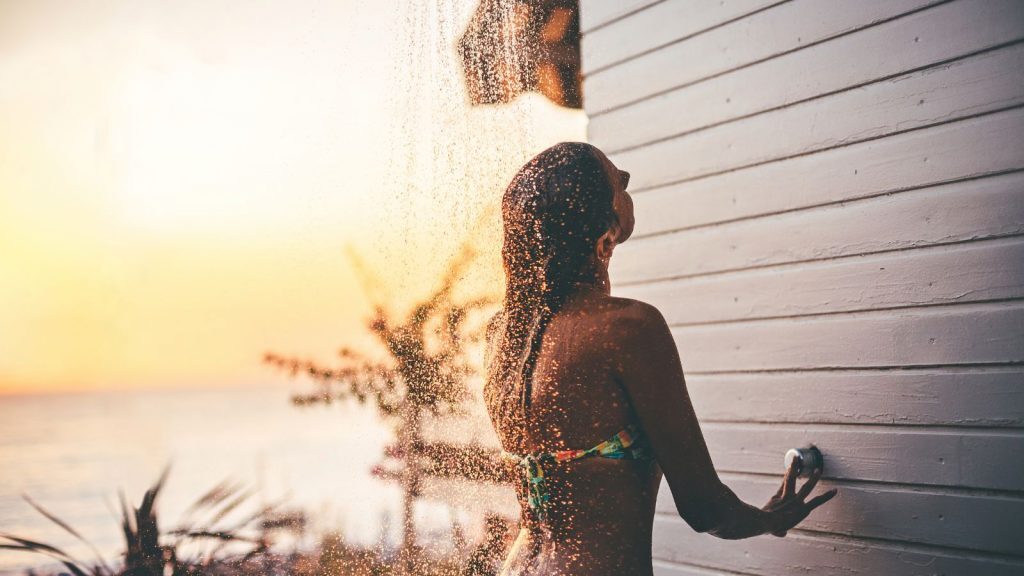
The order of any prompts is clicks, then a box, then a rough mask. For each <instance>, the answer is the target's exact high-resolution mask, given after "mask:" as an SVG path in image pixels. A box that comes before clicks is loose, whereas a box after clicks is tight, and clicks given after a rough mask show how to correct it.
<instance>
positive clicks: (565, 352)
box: [489, 291, 661, 575]
mask: <svg viewBox="0 0 1024 576" xmlns="http://www.w3.org/2000/svg"><path fill="white" fill-rule="evenodd" d="M638 304H639V303H637V302H635V301H632V300H625V299H620V298H612V297H610V296H608V295H606V294H603V293H601V292H599V291H582V292H580V293H579V294H577V295H575V296H574V297H573V298H572V299H570V300H569V301H567V302H566V303H565V305H564V306H563V307H562V308H561V309H560V310H559V312H558V313H557V314H555V315H554V316H553V317H552V318H551V320H550V321H549V323H548V325H547V328H546V330H545V332H544V335H543V338H542V339H541V341H540V345H539V349H538V352H537V357H536V363H535V366H534V370H533V373H532V382H531V384H532V385H531V387H530V400H529V412H528V414H527V418H525V419H524V420H522V422H523V424H522V425H521V426H516V427H515V428H516V429H500V430H499V434H500V436H501V437H502V442H503V447H504V448H505V450H507V451H509V452H514V453H517V454H536V453H552V452H558V451H562V450H572V449H586V448H590V447H592V446H594V445H596V444H598V443H600V442H602V441H604V440H607V439H609V438H611V437H612V436H614V435H615V434H616V433H618V432H619V431H621V430H623V429H624V428H626V427H627V426H635V425H636V423H637V419H636V415H635V414H634V413H633V411H632V408H631V406H630V402H629V398H628V396H627V394H626V391H625V389H624V388H623V386H622V383H621V382H619V381H618V379H617V377H616V365H615V362H616V359H617V358H618V357H619V353H620V352H621V344H620V343H618V342H616V341H615V338H614V327H615V325H616V324H619V323H621V322H623V321H628V320H629V317H630V316H631V315H633V314H635V311H634V309H635V308H636V306H637V305H638ZM501 393H502V392H501V391H489V395H491V394H501ZM498 404H499V403H496V402H495V403H490V405H491V406H497V405H498ZM495 416H498V415H497V414H492V417H495ZM494 420H495V422H500V421H502V419H501V418H494ZM638 431H639V432H641V433H642V430H638ZM543 474H544V483H545V485H546V490H547V492H548V493H549V494H550V500H549V501H548V502H547V503H546V505H545V511H546V514H545V517H544V519H543V520H538V519H537V518H536V517H534V516H535V515H534V514H533V513H532V511H531V510H530V508H529V506H528V505H527V504H526V502H525V499H526V494H525V490H523V489H520V499H521V500H522V501H523V506H524V520H525V523H526V524H528V525H532V526H533V531H532V532H529V531H528V532H525V533H524V534H523V535H522V536H521V538H523V539H526V538H530V539H531V542H530V544H533V545H534V546H523V547H522V550H521V551H519V554H520V557H519V558H518V559H515V560H516V561H519V562H525V561H526V557H527V556H529V555H530V550H531V548H532V550H533V552H534V553H538V552H539V554H540V558H539V559H538V560H541V561H542V562H543V564H542V565H538V566H536V567H535V569H533V570H529V571H527V570H520V572H521V573H530V574H547V573H550V574H558V573H573V574H584V573H585V574H595V575H599V574H648V573H650V571H651V560H650V556H651V541H650V535H651V524H652V522H653V517H654V502H655V499H656V496H657V490H658V484H659V482H660V479H661V473H660V470H659V469H658V467H657V464H656V463H655V462H654V461H653V460H651V459H641V460H629V459H613V458H602V457H589V458H584V459H580V460H575V461H570V462H559V463H550V464H549V465H546V466H545V467H544V470H543ZM524 544H525V543H524ZM511 573H516V572H515V571H511Z"/></svg>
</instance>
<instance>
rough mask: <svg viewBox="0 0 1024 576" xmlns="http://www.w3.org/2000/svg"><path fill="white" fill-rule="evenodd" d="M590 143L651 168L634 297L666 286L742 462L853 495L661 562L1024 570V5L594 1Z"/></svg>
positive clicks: (678, 528)
mask: <svg viewBox="0 0 1024 576" xmlns="http://www.w3.org/2000/svg"><path fill="white" fill-rule="evenodd" d="M581 18H582V28H583V30H584V38H583V67H584V74H585V80H584V95H585V108H586V111H587V113H588V115H589V117H590V128H589V136H590V140H591V142H593V143H594V144H596V145H597V146H599V147H601V148H602V149H604V150H606V151H607V152H609V155H610V156H611V158H612V159H613V160H614V161H615V162H616V163H617V164H618V165H619V166H620V167H621V168H623V169H625V170H629V171H630V172H632V184H631V186H630V188H631V190H632V191H633V196H634V200H635V202H636V212H637V229H636V233H635V235H634V237H633V239H631V240H630V241H629V242H627V243H626V244H624V245H622V246H621V247H620V248H619V249H618V250H617V253H616V256H615V258H613V262H612V266H613V271H612V272H613V284H614V286H615V292H616V293H617V294H619V295H623V296H629V297H635V298H639V299H641V300H646V301H648V302H651V303H653V304H655V305H656V306H658V307H659V308H660V309H661V310H662V311H663V313H664V314H665V316H666V317H667V318H668V320H669V322H670V324H671V325H672V327H673V331H674V334H675V336H676V339H677V341H678V344H679V350H680V354H681V356H682V359H683V367H684V369H685V371H686V374H687V381H688V385H689V388H690V393H691V395H692V397H693V401H694V404H695V406H696V409H697V412H698V414H699V415H700V417H701V420H702V425H703V429H704V432H705V435H706V437H707V440H708V443H709V445H710V448H711V452H712V456H713V458H714V460H715V464H716V466H717V467H718V469H719V471H720V473H721V475H722V477H723V479H724V480H725V481H726V482H727V483H728V484H729V485H730V486H732V487H733V488H734V489H735V490H736V492H737V493H738V494H740V495H741V496H742V497H744V498H745V499H748V500H749V501H753V502H755V503H758V504H760V503H763V502H764V501H766V500H767V499H768V497H769V496H770V494H771V493H772V492H773V491H774V489H775V487H776V486H777V483H778V482H779V479H780V475H781V473H782V456H783V453H784V452H785V451H786V449H787V448H789V447H799V446H803V445H806V444H808V443H811V442H814V443H815V444H817V445H818V446H819V447H820V448H821V449H822V450H823V451H824V453H825V457H826V462H827V474H826V476H827V480H826V481H823V484H825V487H826V488H827V487H830V486H837V487H839V488H840V495H839V497H837V498H836V499H835V500H833V501H832V502H831V503H830V504H829V505H828V506H826V507H824V508H822V509H821V510H819V511H817V512H816V513H815V514H814V515H813V516H812V517H811V518H809V519H808V521H807V522H806V523H804V524H803V525H802V526H801V528H800V529H798V530H794V531H792V532H790V535H789V536H788V537H786V538H785V539H779V538H775V537H771V536H762V537H758V538H753V539H749V540H743V541H725V540H718V539H715V538H713V537H711V536H707V535H698V534H695V533H693V532H692V531H691V530H690V529H689V527H688V526H686V524H685V523H683V522H682V520H680V519H679V518H678V517H677V516H676V514H675V509H674V506H673V505H672V502H671V497H670V495H669V492H668V487H667V486H663V487H662V497H661V499H660V501H659V506H658V508H659V513H658V517H657V521H656V531H655V545H654V554H655V565H656V567H657V570H658V573H659V574H664V575H678V576H682V575H696V574H701V575H704V574H719V573H725V574H792V573H801V574H815V575H823V576H827V575H833V574H834V575H839V574H842V575H851V574H870V575H888V574H946V575H951V576H952V575H963V574H967V575H974V574H979V575H986V576H988V575H992V576H997V575H1010V574H1016V575H1019V574H1024V0H953V1H937V0H845V1H839V0H789V1H779V0H661V1H658V0H582V7H581Z"/></svg>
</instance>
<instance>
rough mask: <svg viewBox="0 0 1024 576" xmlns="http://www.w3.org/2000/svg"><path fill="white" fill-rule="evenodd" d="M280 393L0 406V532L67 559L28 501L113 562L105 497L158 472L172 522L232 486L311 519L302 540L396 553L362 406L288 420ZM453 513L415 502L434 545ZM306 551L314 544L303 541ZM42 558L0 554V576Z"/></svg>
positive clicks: (132, 396) (62, 540) (147, 481)
mask: <svg viewBox="0 0 1024 576" xmlns="http://www.w3.org/2000/svg"><path fill="white" fill-rule="evenodd" d="M291 390H292V387H290V386H289V385H287V384H282V385H281V386H280V387H261V388H239V387H236V388H224V389H204V390H173V391H166V390H161V391H152V390H147V391H131V392H121V391H119V392H90V393H75V394H65V395H31V396H28V395H26V396H0V531H2V532H6V533H10V534H15V535H18V536H22V537H27V538H31V539H36V540H40V541H43V542H46V543H52V544H57V545H59V546H62V547H66V549H67V550H69V551H73V552H75V553H77V554H78V555H79V556H80V557H81V558H83V559H88V558H89V555H88V554H87V553H86V550H87V549H85V548H84V547H83V546H81V545H76V543H75V540H74V539H73V538H72V537H71V536H70V535H68V534H66V533H64V532H63V531H62V530H60V529H59V528H57V527H56V526H55V525H53V524H52V523H51V522H49V521H48V520H46V519H45V518H43V517H42V516H41V515H40V514H39V513H37V512H36V511H35V510H33V509H32V508H31V507H30V506H29V504H28V503H26V502H25V500H24V499H23V498H22V494H27V495H29V496H30V497H31V498H32V499H33V500H35V501H36V502H38V503H40V504H42V505H43V506H44V507H46V508H48V509H49V510H50V511H51V512H54V513H55V514H57V515H58V516H60V517H61V518H62V519H63V520H65V521H66V522H67V523H69V524H70V525H71V526H73V527H74V528H75V529H77V530H78V531H79V532H81V533H82V534H83V535H85V536H86V537H87V538H88V539H89V540H91V541H92V542H93V543H94V544H95V545H96V546H98V547H99V548H100V550H101V551H102V552H103V553H104V555H105V556H106V557H107V558H113V559H116V556H117V554H118V553H119V552H120V551H121V550H122V544H121V540H120V536H119V525H118V522H117V520H116V517H115V514H117V510H118V508H117V497H118V496H117V495H118V491H119V490H124V492H125V495H126V496H127V497H128V500H129V501H130V502H132V503H134V504H138V503H139V501H140V500H141V498H142V495H143V493H144V492H145V490H146V489H147V488H148V487H149V486H151V485H152V484H153V482H154V481H155V480H156V479H157V478H158V477H159V475H160V473H161V471H162V470H163V469H164V467H165V466H167V465H168V464H169V465H170V475H169V477H168V480H167V483H166V485H165V489H164V492H163V493H162V494H161V495H160V497H159V500H158V512H159V517H160V519H161V520H162V521H163V522H165V523H167V522H169V523H172V524H173V523H174V521H175V520H176V519H177V518H178V517H180V514H181V513H182V512H184V510H185V509H186V508H187V507H188V505H189V504H191V503H192V502H193V501H195V499H196V498H198V497H199V496H200V495H201V494H202V493H203V492H205V491H206V490H207V489H209V488H211V487H213V486H214V485H215V484H216V483H218V482H219V481H221V480H223V479H226V478H231V479H234V480H237V481H241V482H243V483H245V484H246V485H247V486H248V487H250V488H251V489H252V490H253V492H254V496H253V499H252V502H251V506H252V507H253V508H255V507H256V506H257V505H259V504H260V503H267V502H272V501H275V499H279V498H285V499H286V502H287V504H288V505H289V506H290V507H296V508H299V509H302V510H305V511H307V512H310V513H312V516H311V517H310V520H311V527H310V528H311V529H310V533H311V534H318V533H323V532H326V531H338V532H341V533H342V534H344V535H345V537H346V538H347V539H348V540H349V541H351V542H353V543H355V544H360V545H375V544H384V545H394V544H395V543H397V539H398V538H399V532H400V526H399V514H400V492H399V490H398V488H397V486H394V485H392V484H391V483H389V482H387V481H385V480H381V479H378V478H375V477H374V476H373V475H372V474H371V472H370V469H371V467H372V466H373V465H374V464H376V463H378V462H380V460H381V458H382V457H383V450H384V447H385V445H386V444H387V443H388V442H389V441H390V440H391V438H392V430H391V428H390V427H389V425H388V423H386V422H382V421H381V420H380V419H379V418H378V416H377V415H376V412H375V411H374V409H373V408H372V407H370V406H361V405H358V404H335V405H332V406H311V407H304V408H299V407H295V406H293V405H292V404H291V402H290V392H291ZM453 518H457V511H452V510H448V509H445V508H444V506H440V505H436V504H430V503H425V504H421V505H420V508H419V509H418V510H417V522H418V529H419V530H420V531H421V533H423V532H425V533H426V535H427V536H429V537H432V538H433V539H444V538H445V537H446V536H447V534H448V533H447V532H446V530H447V529H448V528H450V526H451V521H452V519H453ZM310 538H311V540H310V541H313V540H312V538H314V536H310ZM44 563H45V558H43V557H41V556H35V555H30V554H25V553H21V552H11V551H6V550H0V574H19V573H21V571H23V570H24V569H25V568H28V567H31V566H39V565H40V564H44Z"/></svg>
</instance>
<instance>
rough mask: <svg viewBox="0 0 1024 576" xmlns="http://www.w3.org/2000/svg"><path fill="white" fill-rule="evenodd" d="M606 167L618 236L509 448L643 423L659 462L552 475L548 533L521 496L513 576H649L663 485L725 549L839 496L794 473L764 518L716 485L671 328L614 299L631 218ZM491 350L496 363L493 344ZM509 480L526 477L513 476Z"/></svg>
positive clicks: (541, 447) (552, 444)
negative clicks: (529, 561)
mask: <svg viewBox="0 0 1024 576" xmlns="http://www.w3.org/2000/svg"><path fill="white" fill-rule="evenodd" d="M602 159H603V163H604V164H605V168H606V170H607V173H608V177H609V180H610V181H611V182H612V183H613V185H614V188H615V195H614V201H613V205H614V210H615V213H616V215H617V216H618V225H616V226H613V227H612V228H611V229H609V230H608V232H606V233H605V234H604V235H603V236H601V237H600V238H599V239H598V241H597V243H596V245H595V246H594V253H593V258H592V260H591V263H590V264H591V268H592V270H588V274H587V276H588V281H587V282H584V283H582V284H581V285H580V286H579V290H578V292H577V293H575V294H574V295H573V296H571V297H570V298H569V299H568V300H567V301H566V303H565V304H564V306H563V307H562V308H561V309H560V310H559V311H558V312H557V313H556V314H555V315H554V316H553V317H552V319H551V322H550V323H549V325H548V327H547V330H546V332H545V333H544V336H543V338H542V341H541V344H540V350H539V353H538V356H537V362H536V365H535V368H534V372H533V385H532V391H531V397H530V410H529V417H528V422H527V424H526V427H525V430H524V431H522V432H521V433H519V434H513V435H512V436H513V439H512V441H511V442H512V444H513V445H511V446H509V445H506V446H505V447H504V448H505V449H506V450H508V451H510V452H515V453H519V454H526V453H536V452H553V451H558V450H566V449H576V448H589V447H591V446H593V445H594V444H596V443H598V442H600V441H603V440H605V439H608V438H610V437H611V436H612V435H614V434H615V433H617V432H618V431H620V430H622V429H623V428H624V427H626V426H627V425H629V424H631V423H637V424H639V425H640V427H641V428H642V429H643V431H644V433H645V434H646V435H647V437H648V438H649V440H650V444H651V447H652V448H653V451H654V454H655V456H656V460H653V461H639V460H614V459H608V458H600V457H592V458H586V459H582V460H577V461H572V462H565V463H561V464H557V465H553V466H549V467H546V468H545V475H546V477H547V484H548V486H549V489H550V492H551V502H550V503H549V506H548V510H549V517H548V519H547V520H546V521H545V522H544V523H543V524H542V525H538V524H537V523H536V522H533V521H532V520H531V518H530V515H529V511H528V509H527V506H526V501H525V494H523V493H522V490H520V494H519V497H520V504H521V506H522V507H523V525H524V528H523V529H522V530H521V532H520V535H519V537H518V538H517V542H516V545H515V546H514V547H513V550H512V552H511V556H512V557H511V558H510V559H509V561H508V562H507V567H506V573H507V574H510V575H511V574H531V575H534V574H537V575H541V574H543V575H555V574H559V575H570V574H572V575H577V574H578V575H584V574H585V575H590V576H604V575H607V576H623V575H638V576H648V575H651V574H652V565H651V532H652V528H653V522H654V507H655V500H656V498H657V494H658V487H659V485H660V483H661V479H662V475H664V476H665V478H666V479H667V480H668V485H669V487H670V488H671V490H672V496H673V500H674V502H675V506H676V510H677V511H678V512H679V515H680V516H681V517H682V518H683V520H685V521H686V523H687V524H689V525H690V526H691V527H692V528H693V529H694V530H696V531H698V532H707V533H709V534H713V535H715V536H717V537H720V538H727V539H740V538H748V537H751V536H757V535H760V534H774V535H776V536H785V534H786V531H787V530H788V529H790V528H792V527H793V526H796V525H797V524H798V523H799V522H800V521H801V520H803V519H804V518H806V517H807V515H808V514H810V513H811V511H812V510H814V509H815V508H817V507H818V506H821V505H822V504H824V503H825V502H827V501H829V500H830V499H831V498H832V497H833V496H835V495H836V490H830V491H828V492H825V493H823V494H821V495H818V496H816V497H814V498H811V499H810V500H808V499H807V498H808V496H810V494H811V492H812V490H813V489H814V486H815V484H816V483H817V481H818V478H819V477H820V475H821V472H820V470H818V471H815V472H814V473H813V474H812V475H811V477H810V479H809V480H808V481H807V482H806V483H805V484H804V485H803V486H802V487H801V488H800V489H799V490H798V489H797V488H796V480H797V471H796V469H795V468H793V469H790V470H788V471H787V472H786V474H785V477H784V479H783V482H782V485H781V486H780V487H779V490H778V492H777V493H776V494H775V496H774V497H772V499H771V500H770V501H769V502H768V503H767V504H766V505H765V506H764V507H762V508H758V507H755V506H751V505H749V504H747V503H745V502H743V501H742V500H740V499H739V498H738V497H737V496H736V495H735V494H734V493H733V492H732V491H731V490H730V489H729V488H728V487H727V486H726V485H725V484H723V483H722V481H721V480H720V479H719V477H718V474H717V472H716V471H715V469H714V466H713V465H712V462H711V456H710V454H709V453H708V448H707V445H706V443H705V441H704V436H703V434H702V433H701V429H700V426H699V424H698V422H697V416H696V414H695V413H694V410H693V406H692V404H691V403H690V398H689V395H688V394H687V391H686V382H685V380H684V378H683V369H682V366H681V364H680V360H679V355H678V352H677V349H676V344H675V342H674V340H673V338H672V335H671V333H670V332H669V327H668V325H667V323H666V321H665V318H664V317H663V316H662V314H661V313H660V312H659V311H658V310H657V308H655V307H653V306H651V305H649V304H646V303H643V302H640V301H637V300H631V299H628V298H617V297H612V296H611V295H610V284H609V280H608V262H609V261H610V259H611V257H612V253H613V251H614V249H615V247H616V246H617V245H618V244H620V243H622V242H623V241H625V240H626V239H627V238H628V237H629V236H630V234H632V231H633V224H634V217H633V203H632V200H631V199H630V196H629V194H628V193H627V192H626V186H627V184H628V182H629V174H628V173H627V172H623V171H621V170H619V169H618V168H617V167H615V165H614V164H612V162H611V161H610V160H608V158H607V157H604V156H603V155H602ZM590 272H592V275H591V274H590ZM501 322H502V320H501V317H500V314H499V316H497V317H496V318H495V321H494V322H493V323H492V326H491V330H490V331H489V332H491V333H494V334H497V333H501V331H502V330H503V327H502V326H501ZM489 348H491V350H490V352H489V354H488V356H489V357H490V356H493V341H492V342H491V346H489ZM510 473H511V474H515V478H517V479H518V478H519V476H518V474H519V472H518V471H513V472H510ZM530 548H539V550H540V561H539V562H537V563H535V564H533V567H532V568H531V567H528V566H525V565H523V564H522V563H521V562H517V561H516V558H515V556H521V555H523V554H526V550H528V549H530ZM517 565H518V567H517Z"/></svg>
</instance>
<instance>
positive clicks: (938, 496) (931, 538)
mask: <svg viewBox="0 0 1024 576" xmlns="http://www.w3.org/2000/svg"><path fill="white" fill-rule="evenodd" d="M781 479H782V475H781V474H779V476H778V477H777V478H775V477H770V476H751V475H737V474H723V475H722V481H723V482H725V483H726V484H727V485H728V486H729V487H730V488H732V490H733V491H734V492H736V495H737V496H739V497H740V498H741V499H743V500H744V501H745V502H748V503H751V504H753V505H755V506H760V505H762V504H764V503H765V502H767V501H768V499H769V498H771V497H772V495H773V494H774V493H775V491H776V490H777V489H778V487H779V483H780V482H781ZM820 486H821V487H820V488H819V489H818V491H819V492H820V491H824V490H826V489H828V488H832V487H838V488H839V492H840V497H837V498H836V499H835V500H833V501H832V502H831V503H830V504H829V505H828V506H825V507H823V508H821V509H820V510H818V511H816V512H815V513H814V514H812V515H811V516H810V517H809V518H807V519H806V520H805V521H804V522H803V523H801V524H800V528H801V529H802V530H812V531H815V532H830V533H833V534H843V535H847V536H857V537H863V538H879V539H884V540H898V541H902V542H915V543H919V544H929V545H932V546H945V547H949V548H957V549H961V550H975V551H979V552H995V553H999V554H1018V555H1019V554H1024V539H1022V538H1020V534H1021V533H1022V531H1024V499H1022V498H1019V497H1012V496H991V495H977V494H971V493H966V494H965V493H962V492H956V491H954V492H948V491H937V490H934V489H926V488H906V487H901V486H889V485H884V484H863V483H853V484H846V483H829V482H823V483H822V484H821V485H820ZM657 509H658V511H659V512H661V513H663V514H666V515H668V516H670V517H671V516H676V517H677V512H676V506H675V503H674V502H673V500H672V493H671V491H670V490H669V487H668V485H667V484H666V483H664V482H663V483H662V486H661V489H660V490H659V491H658V504H657ZM979 518H984V519H985V521H984V522H978V521H977V520H978V519H979Z"/></svg>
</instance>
